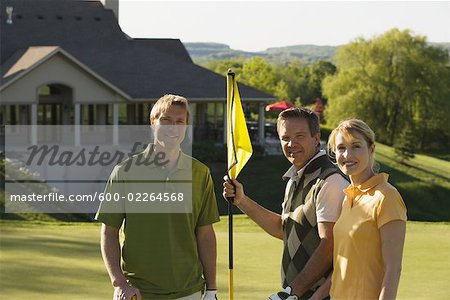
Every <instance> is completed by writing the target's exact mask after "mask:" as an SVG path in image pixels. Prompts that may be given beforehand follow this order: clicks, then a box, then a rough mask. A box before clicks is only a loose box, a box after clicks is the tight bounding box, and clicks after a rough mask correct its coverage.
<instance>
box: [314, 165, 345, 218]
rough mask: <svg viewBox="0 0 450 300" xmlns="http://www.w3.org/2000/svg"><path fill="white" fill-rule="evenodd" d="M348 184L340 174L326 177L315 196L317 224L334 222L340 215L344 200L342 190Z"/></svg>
mask: <svg viewBox="0 0 450 300" xmlns="http://www.w3.org/2000/svg"><path fill="white" fill-rule="evenodd" d="M348 185H349V182H348V181H347V180H346V179H345V178H344V177H342V176H341V175H340V174H333V175H331V176H329V177H327V178H326V179H325V181H324V184H323V186H322V188H321V189H320V191H319V193H318V194H317V199H316V217H317V222H318V223H319V222H336V221H337V219H338V218H339V215H340V214H341V209H342V202H343V200H344V196H345V194H344V189H345V188H346V187H348Z"/></svg>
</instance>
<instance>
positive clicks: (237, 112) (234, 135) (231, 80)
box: [227, 70, 253, 179]
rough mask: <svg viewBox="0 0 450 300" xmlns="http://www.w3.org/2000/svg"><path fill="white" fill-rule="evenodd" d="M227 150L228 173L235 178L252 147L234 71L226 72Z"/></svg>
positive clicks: (251, 151) (250, 153) (248, 156)
mask: <svg viewBox="0 0 450 300" xmlns="http://www.w3.org/2000/svg"><path fill="white" fill-rule="evenodd" d="M227 150H228V153H227V154H228V155H227V157H228V174H229V176H230V178H233V179H235V178H237V176H238V175H239V172H241V170H242V168H243V167H244V166H245V164H246V163H247V161H248V160H249V159H250V156H252V153H253V149H252V144H251V142H250V137H249V135H248V130H247V124H246V123H245V117H244V111H243V110H242V104H241V97H240V96H239V91H238V87H237V83H236V80H235V76H234V73H233V72H232V71H231V70H228V74H227Z"/></svg>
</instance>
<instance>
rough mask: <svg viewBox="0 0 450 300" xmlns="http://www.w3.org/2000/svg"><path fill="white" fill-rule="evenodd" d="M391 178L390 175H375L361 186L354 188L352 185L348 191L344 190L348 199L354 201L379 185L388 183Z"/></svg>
mask: <svg viewBox="0 0 450 300" xmlns="http://www.w3.org/2000/svg"><path fill="white" fill-rule="evenodd" d="M388 178H389V175H388V174H386V173H379V174H375V175H374V176H372V177H370V178H369V179H368V180H366V181H365V182H363V183H362V184H360V185H357V186H354V185H352V184H350V185H349V186H348V187H347V188H346V189H344V193H345V194H346V195H347V197H348V198H350V199H353V198H355V196H357V195H359V194H362V193H367V192H368V191H369V190H371V189H373V188H374V187H376V186H377V185H379V184H381V183H383V182H387V180H388Z"/></svg>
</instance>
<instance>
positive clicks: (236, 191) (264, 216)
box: [223, 177, 283, 240]
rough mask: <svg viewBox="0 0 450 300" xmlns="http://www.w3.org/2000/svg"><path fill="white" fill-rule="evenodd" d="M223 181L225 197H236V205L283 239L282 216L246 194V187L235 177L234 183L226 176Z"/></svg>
mask: <svg viewBox="0 0 450 300" xmlns="http://www.w3.org/2000/svg"><path fill="white" fill-rule="evenodd" d="M224 179H225V182H224V183H223V196H224V197H225V199H226V198H227V197H234V202H233V204H234V205H236V206H237V207H238V208H239V209H240V210H241V211H242V212H243V213H245V214H246V215H247V216H249V217H250V218H251V219H252V220H253V221H254V222H255V223H256V224H258V225H259V226H260V227H261V228H262V229H264V230H265V231H266V232H267V233H268V234H270V235H272V236H274V237H276V238H279V239H281V240H282V239H283V226H282V223H281V216H280V215H279V214H277V213H274V212H272V211H270V210H268V209H266V208H264V207H262V206H261V205H259V204H258V203H256V202H255V201H253V200H252V199H251V198H250V197H248V196H246V195H245V193H244V188H243V186H242V184H241V183H239V181H237V180H236V179H233V184H234V186H235V187H236V188H234V187H233V185H232V184H231V183H230V182H229V181H228V180H227V177H225V178H224Z"/></svg>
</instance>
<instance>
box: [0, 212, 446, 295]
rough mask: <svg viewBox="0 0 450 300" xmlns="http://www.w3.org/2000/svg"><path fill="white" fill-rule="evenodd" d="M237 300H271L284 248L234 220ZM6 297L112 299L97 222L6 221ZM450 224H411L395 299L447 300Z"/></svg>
mask: <svg viewBox="0 0 450 300" xmlns="http://www.w3.org/2000/svg"><path fill="white" fill-rule="evenodd" d="M235 218H236V219H235V262H234V268H235V299H266V298H267V296H268V295H270V294H271V293H273V292H275V291H277V290H278V289H279V288H280V279H279V278H280V258H281V247H282V245H281V244H282V243H281V241H279V240H276V239H275V238H272V237H270V236H269V235H267V234H266V233H264V232H262V231H261V230H260V229H259V228H257V227H256V226H255V225H254V224H253V223H252V222H251V221H249V220H248V218H246V217H243V216H237V217H235ZM0 224H1V229H0V233H1V235H0V247H1V248H0V250H1V251H0V282H1V287H0V288H1V291H2V299H37V298H40V297H37V296H38V295H39V296H43V295H45V299H46V300H53V299H112V288H111V286H110V283H109V278H108V276H107V273H106V271H105V269H104V267H103V262H102V260H101V255H100V246H99V237H100V236H99V229H100V226H99V224H96V223H83V224H79V223H56V222H52V223H50V222H49V223H36V222H26V221H1V223H0ZM215 228H216V232H217V239H218V244H219V245H218V255H219V258H218V275H217V277H218V278H217V279H218V284H219V295H220V299H222V300H224V299H228V294H227V280H228V275H227V272H228V271H227V269H228V266H227V264H228V263H227V261H228V246H227V218H222V221H221V222H220V223H219V224H217V225H216V226H215ZM449 253H450V224H444V223H419V222H409V223H408V227H407V238H406V247H405V254H404V262H403V273H402V279H401V283H400V288H399V296H398V299H448V298H450V287H449V285H448V284H447V283H448V278H450V254H449Z"/></svg>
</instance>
